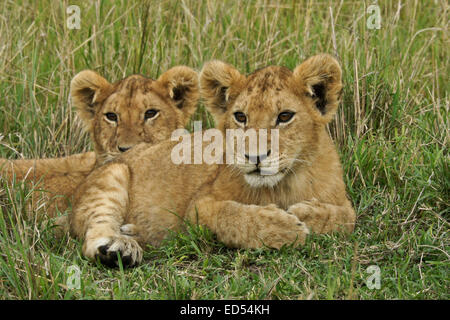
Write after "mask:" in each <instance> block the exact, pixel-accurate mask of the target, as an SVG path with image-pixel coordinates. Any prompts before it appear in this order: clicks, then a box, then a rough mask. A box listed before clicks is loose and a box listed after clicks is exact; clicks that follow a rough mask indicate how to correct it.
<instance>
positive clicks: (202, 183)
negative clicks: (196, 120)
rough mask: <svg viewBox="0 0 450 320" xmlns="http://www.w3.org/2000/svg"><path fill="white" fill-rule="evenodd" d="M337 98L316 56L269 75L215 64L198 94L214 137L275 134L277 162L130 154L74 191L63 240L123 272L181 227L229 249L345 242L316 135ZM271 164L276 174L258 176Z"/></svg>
mask: <svg viewBox="0 0 450 320" xmlns="http://www.w3.org/2000/svg"><path fill="white" fill-rule="evenodd" d="M341 89H342V83H341V68H340V66H339V64H338V62H337V61H336V60H335V59H334V58H332V57H331V56H329V55H325V54H321V55H317V56H314V57H311V58H309V59H307V60H306V61H305V62H303V63H302V64H300V65H299V66H298V67H296V68H295V70H294V71H293V72H292V71H290V70H288V69H286V68H283V67H276V66H271V67H267V68H264V69H260V70H257V71H255V72H254V73H252V74H250V75H249V76H244V75H242V74H240V73H239V72H238V71H237V70H236V69H235V68H233V67H232V66H230V65H228V64H225V63H223V62H220V61H212V62H209V63H207V64H205V66H204V67H203V70H202V72H201V75H200V94H201V96H202V97H203V98H204V100H205V104H206V107H207V109H208V110H209V111H210V112H211V113H212V114H213V116H214V117H215V121H216V124H217V128H218V129H219V130H221V132H223V133H224V134H225V130H228V129H239V128H240V129H242V130H244V131H246V130H249V129H267V130H269V131H271V130H274V129H277V130H278V134H279V147H278V149H279V150H278V152H276V153H275V152H271V150H268V151H267V152H266V153H265V154H253V155H251V154H245V157H246V158H247V159H253V161H247V162H245V163H239V164H225V162H224V161H222V164H221V163H220V162H219V163H217V164H205V163H203V164H179V165H177V164H174V162H173V161H172V158H171V150H172V149H173V148H174V147H175V146H176V145H177V141H166V142H163V143H160V144H158V145H156V146H148V145H146V144H140V145H138V146H136V147H135V148H133V150H131V151H130V152H128V153H127V154H124V155H123V156H121V157H119V158H118V159H117V160H116V161H113V162H112V163H109V164H106V165H105V166H103V167H101V168H99V169H97V170H95V171H94V172H93V173H92V174H91V175H90V176H89V177H88V178H87V179H86V181H85V182H84V183H83V184H82V185H81V187H80V188H79V190H78V192H77V195H76V200H75V206H74V210H73V212H72V214H71V216H70V217H69V218H70V223H71V234H72V235H73V236H76V237H79V238H81V239H83V240H84V244H83V254H84V255H85V256H86V257H87V258H89V259H96V258H97V257H98V258H99V259H100V261H102V262H103V263H104V264H107V265H111V266H114V265H116V264H117V263H118V261H117V260H118V253H120V256H121V258H122V262H123V264H124V265H129V266H132V265H135V264H137V263H139V262H140V261H141V259H142V246H145V245H146V244H151V245H159V244H160V243H161V241H162V240H163V239H164V238H165V237H166V235H167V234H168V230H177V229H180V228H181V227H182V226H183V219H187V220H189V221H191V222H194V223H198V224H201V225H204V226H206V227H208V228H209V229H211V231H213V232H214V233H215V234H216V235H217V238H218V239H219V240H220V241H222V242H223V243H224V244H226V245H227V246H230V247H239V248H257V247H262V246H268V247H273V248H280V247H281V246H283V245H285V244H294V245H298V244H301V243H303V242H304V241H305V238H306V236H307V235H308V233H309V232H310V230H311V231H312V232H317V233H324V232H333V231H341V230H342V231H346V232H351V231H352V230H353V228H354V223H355V212H354V210H353V208H352V205H351V203H350V201H349V200H348V199H347V196H346V192H345V184H344V182H343V178H342V176H343V173H342V169H341V165H340V162H339V158H338V155H337V152H336V150H335V147H334V145H333V143H332V141H331V139H330V137H329V135H328V134H327V131H326V128H325V126H326V124H327V123H328V122H329V121H330V120H331V119H332V117H333V115H334V114H335V112H336V109H337V107H338V102H339V97H340V93H341ZM194 134H195V133H194ZM204 144H205V143H204ZM205 145H206V144H205ZM194 151H195V150H194V149H192V154H193V153H194ZM274 157H277V158H276V159H274ZM274 161H277V162H278V163H279V170H277V171H276V172H273V173H272V174H267V173H265V174H263V171H264V170H265V169H266V168H268V167H270V166H271V164H272V163H273V162H274Z"/></svg>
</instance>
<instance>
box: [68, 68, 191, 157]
mask: <svg viewBox="0 0 450 320" xmlns="http://www.w3.org/2000/svg"><path fill="white" fill-rule="evenodd" d="M70 90H71V97H72V101H73V103H74V105H75V107H76V110H77V113H78V115H79V116H80V118H81V119H82V121H83V122H84V124H85V125H86V128H87V130H88V131H89V133H90V135H91V138H92V141H93V144H94V150H95V152H96V154H97V161H98V162H100V163H104V162H107V161H109V160H112V159H113V158H114V157H116V156H117V155H118V154H120V153H122V152H125V151H127V150H128V149H130V148H131V147H133V146H134V145H136V144H138V143H140V142H147V143H157V142H161V141H163V140H166V139H168V138H169V137H170V134H171V133H172V131H173V130H175V129H177V128H182V127H184V125H185V124H186V123H187V121H188V120H189V119H190V117H191V115H192V114H193V113H194V111H195V110H196V107H197V100H198V97H199V88H198V75H197V73H196V72H195V71H194V70H192V69H190V68H188V67H184V66H178V67H174V68H172V69H170V70H168V71H167V72H165V73H164V74H162V75H161V76H160V77H159V78H158V80H152V79H148V78H145V77H143V76H140V75H132V76H129V77H127V78H125V79H123V80H120V81H117V82H115V83H113V84H111V83H109V82H108V81H107V80H106V79H105V78H103V77H102V76H100V75H99V74H97V73H96V72H94V71H91V70H85V71H82V72H80V73H78V74H77V75H76V76H75V77H74V78H73V79H72V82H71V86H70Z"/></svg>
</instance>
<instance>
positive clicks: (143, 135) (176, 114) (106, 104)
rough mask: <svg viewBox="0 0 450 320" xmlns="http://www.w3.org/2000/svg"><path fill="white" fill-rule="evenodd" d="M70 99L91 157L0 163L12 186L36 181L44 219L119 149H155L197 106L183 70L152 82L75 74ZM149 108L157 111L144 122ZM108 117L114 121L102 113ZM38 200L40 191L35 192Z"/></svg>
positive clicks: (194, 79) (193, 83) (193, 76)
mask: <svg viewBox="0 0 450 320" xmlns="http://www.w3.org/2000/svg"><path fill="white" fill-rule="evenodd" d="M70 89H71V90H70V92H71V98H72V101H73V104H74V106H75V107H76V110H77V114H78V116H79V117H80V118H81V119H82V120H83V123H84V124H85V127H86V129H87V130H88V131H89V133H90V136H91V139H92V141H93V145H94V150H95V152H87V153H83V154H77V155H74V156H68V157H64V158H56V159H38V160H7V159H0V174H1V175H2V176H3V177H5V178H7V179H8V180H12V178H13V177H15V179H16V181H19V180H26V181H27V182H32V183H37V182H40V183H41V185H40V187H39V189H40V190H45V193H46V198H47V199H52V201H48V204H49V205H50V206H49V210H48V213H49V215H50V216H52V215H54V214H55V211H56V210H55V209H56V207H57V208H58V209H59V210H60V211H64V210H65V209H66V208H67V206H68V203H69V201H68V200H70V199H71V198H72V195H73V193H74V190H75V189H76V188H77V186H78V185H79V184H80V183H81V182H82V181H83V180H84V179H85V178H86V177H87V176H88V174H89V173H90V172H91V171H92V170H93V168H94V167H95V166H99V165H101V164H103V163H105V162H108V161H110V160H112V159H114V158H115V157H116V156H117V155H119V154H120V153H121V151H120V150H119V147H121V148H122V150H123V148H130V147H133V146H134V145H136V144H138V143H140V142H147V143H149V144H155V143H157V142H160V141H163V140H166V139H168V138H169V137H170V134H171V133H172V131H173V130H175V129H176V128H183V127H184V126H185V124H186V123H187V122H188V120H189V119H190V117H191V116H192V114H193V113H194V111H195V110H196V107H197V101H198V97H199V88H198V75H197V73H196V72H195V71H194V70H192V69H190V68H188V67H185V66H178V67H174V68H172V69H170V70H168V71H167V72H165V73H164V74H162V75H161V76H160V78H159V79H158V80H152V79H148V78H145V77H143V76H140V75H132V76H129V77H127V78H125V79H123V80H120V81H118V82H116V83H114V84H111V83H109V82H108V81H107V80H106V79H104V78H103V77H101V76H100V75H99V74H97V73H96V72H94V71H91V70H85V71H82V72H80V73H78V74H77V75H76V76H75V77H74V78H73V80H72V82H71V87H70ZM149 109H155V110H159V113H158V114H157V115H156V116H155V117H154V118H149V119H147V120H145V119H144V115H145V112H146V111H147V110H149ZM108 112H113V113H115V114H116V115H117V118H118V120H117V122H114V121H109V120H108V119H107V118H106V116H105V114H106V113H108ZM34 195H35V196H36V197H40V192H35V193H34Z"/></svg>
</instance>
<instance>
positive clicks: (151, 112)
mask: <svg viewBox="0 0 450 320" xmlns="http://www.w3.org/2000/svg"><path fill="white" fill-rule="evenodd" d="M158 112H159V110H155V109H149V110H147V111H145V115H144V118H145V120H147V119H151V118H154V117H155V116H156V115H157V114H158Z"/></svg>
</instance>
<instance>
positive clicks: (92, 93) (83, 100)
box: [70, 70, 112, 125]
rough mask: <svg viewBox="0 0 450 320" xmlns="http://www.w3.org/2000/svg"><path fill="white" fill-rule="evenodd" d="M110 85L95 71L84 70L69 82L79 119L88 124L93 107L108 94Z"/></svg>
mask: <svg viewBox="0 0 450 320" xmlns="http://www.w3.org/2000/svg"><path fill="white" fill-rule="evenodd" d="M111 88H112V85H111V84H110V83H109V82H108V81H107V80H106V79H105V78H103V77H102V76H100V75H99V74H98V73H97V72H94V71H92V70H84V71H81V72H79V73H78V74H77V75H76V76H75V77H73V79H72V81H71V82H70V95H71V97H72V101H73V104H74V105H75V108H76V110H77V113H78V115H79V117H80V118H81V120H82V121H83V122H84V123H85V124H86V125H89V124H90V122H91V120H92V119H93V118H94V115H95V108H96V106H98V104H99V103H101V102H103V101H104V100H105V99H106V98H107V97H108V96H109V94H110V92H111Z"/></svg>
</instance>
